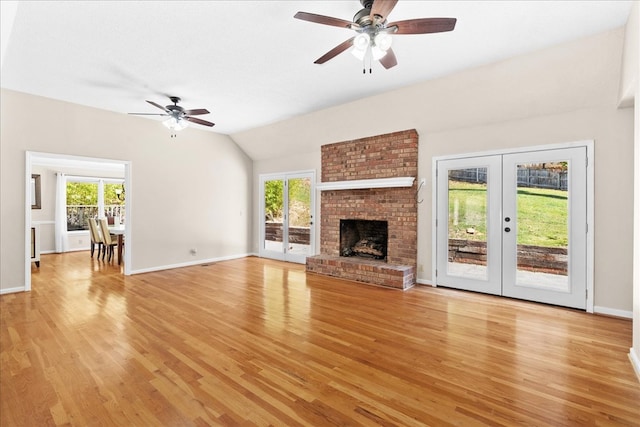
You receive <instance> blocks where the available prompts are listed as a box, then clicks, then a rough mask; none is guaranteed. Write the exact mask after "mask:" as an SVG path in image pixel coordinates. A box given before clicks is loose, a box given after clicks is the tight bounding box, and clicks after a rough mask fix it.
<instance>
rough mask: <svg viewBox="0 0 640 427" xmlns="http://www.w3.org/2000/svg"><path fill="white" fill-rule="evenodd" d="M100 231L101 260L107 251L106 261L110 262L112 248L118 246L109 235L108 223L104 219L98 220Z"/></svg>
mask: <svg viewBox="0 0 640 427" xmlns="http://www.w3.org/2000/svg"><path fill="white" fill-rule="evenodd" d="M99 221H100V231H102V244H103V245H104V249H103V252H102V259H103V260H104V255H105V253H106V252H107V250H108V251H109V256H108V257H107V261H109V262H111V258H113V248H114V247H115V246H116V245H117V244H118V242H117V241H116V240H114V239H112V236H111V233H109V223H108V222H107V219H106V218H100V220H99Z"/></svg>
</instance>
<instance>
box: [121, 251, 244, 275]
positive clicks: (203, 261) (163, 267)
mask: <svg viewBox="0 0 640 427" xmlns="http://www.w3.org/2000/svg"><path fill="white" fill-rule="evenodd" d="M250 256H255V255H253V254H248V253H247V254H240V255H229V256H224V257H219V258H209V259H201V260H197V261H189V262H181V263H177V264H168V265H159V266H157V267H149V268H141V269H139V270H133V271H131V274H143V273H152V272H154V271H163V270H172V269H174V268H182V267H193V266H195V265H204V264H210V263H215V262H221V261H230V260H233V259H240V258H247V257H250Z"/></svg>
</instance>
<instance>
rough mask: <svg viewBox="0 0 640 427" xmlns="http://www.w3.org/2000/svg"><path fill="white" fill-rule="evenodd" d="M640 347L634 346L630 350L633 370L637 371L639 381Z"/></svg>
mask: <svg viewBox="0 0 640 427" xmlns="http://www.w3.org/2000/svg"><path fill="white" fill-rule="evenodd" d="M639 352H640V349H638V350H635V349H634V348H633V347H631V349H630V350H629V359H631V365H632V366H633V370H634V371H636V376H637V377H638V381H640V354H639Z"/></svg>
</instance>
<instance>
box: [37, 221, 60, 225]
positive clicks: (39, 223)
mask: <svg viewBox="0 0 640 427" xmlns="http://www.w3.org/2000/svg"><path fill="white" fill-rule="evenodd" d="M55 223H56V222H55V221H53V220H46V221H31V225H35V224H38V225H44V224H55Z"/></svg>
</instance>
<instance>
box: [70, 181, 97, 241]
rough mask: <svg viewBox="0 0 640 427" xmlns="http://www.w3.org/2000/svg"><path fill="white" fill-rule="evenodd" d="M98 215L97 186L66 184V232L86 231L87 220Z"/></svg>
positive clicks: (94, 184) (87, 226) (76, 183)
mask: <svg viewBox="0 0 640 427" xmlns="http://www.w3.org/2000/svg"><path fill="white" fill-rule="evenodd" d="M97 214H98V184H97V183H92V182H67V231H74V230H88V229H89V224H88V222H87V220H88V219H89V218H91V217H94V216H97Z"/></svg>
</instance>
